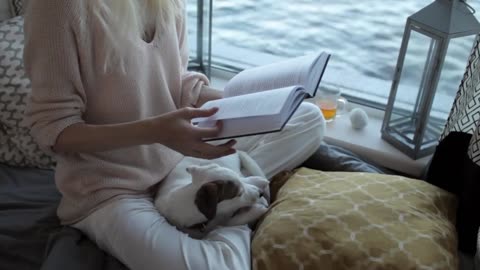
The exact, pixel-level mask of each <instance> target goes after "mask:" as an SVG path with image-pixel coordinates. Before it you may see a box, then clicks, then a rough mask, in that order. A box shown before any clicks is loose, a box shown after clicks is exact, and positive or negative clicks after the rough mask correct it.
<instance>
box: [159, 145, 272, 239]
mask: <svg viewBox="0 0 480 270" xmlns="http://www.w3.org/2000/svg"><path fill="white" fill-rule="evenodd" d="M268 184H269V182H268V180H267V179H266V178H265V176H264V174H263V172H262V171H261V169H260V168H259V167H258V165H257V164H256V162H255V161H254V160H253V159H252V158H250V156H248V154H246V153H245V152H241V151H237V153H236V154H233V155H230V156H226V157H222V158H219V159H214V160H205V159H198V158H192V157H185V158H184V159H183V160H182V161H181V162H180V163H179V164H178V165H177V167H176V168H175V169H174V170H173V171H172V172H171V173H170V174H169V175H168V177H167V178H166V179H164V180H163V181H162V182H161V183H160V185H159V189H158V192H157V195H156V197H155V206H156V208H157V209H158V210H159V212H160V213H161V214H162V215H163V216H164V217H165V218H166V219H167V220H168V221H169V222H170V223H171V224H172V225H174V226H176V227H177V228H178V229H179V230H181V231H183V232H185V233H188V234H189V235H190V236H191V237H194V238H202V237H203V236H205V235H206V234H207V233H208V232H210V231H211V230H213V229H214V228H215V227H217V226H236V225H243V224H249V225H252V224H254V223H255V222H256V221H257V220H258V219H259V218H260V217H261V216H262V215H263V214H264V213H265V212H266V211H267V209H268V200H269V189H268Z"/></svg>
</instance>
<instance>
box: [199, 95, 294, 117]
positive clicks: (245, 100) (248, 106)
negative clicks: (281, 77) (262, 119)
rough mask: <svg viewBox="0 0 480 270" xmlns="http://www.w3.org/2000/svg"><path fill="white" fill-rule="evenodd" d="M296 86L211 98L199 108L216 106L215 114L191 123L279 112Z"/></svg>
mask: <svg viewBox="0 0 480 270" xmlns="http://www.w3.org/2000/svg"><path fill="white" fill-rule="evenodd" d="M297 89H298V88H297V87H285V88H281V89H274V90H269V91H263V92H257V93H252V94H248V95H242V96H235V97H229V98H223V99H216V100H211V101H209V102H207V103H205V104H204V105H203V106H202V107H201V108H202V109H209V108H214V107H218V108H219V110H218V112H217V113H216V114H215V115H212V116H210V117H204V118H195V119H193V120H192V122H193V123H200V122H208V121H216V120H223V119H235V118H241V117H253V116H263V115H274V114H279V113H280V111H281V109H282V108H283V107H284V105H285V103H286V102H287V100H288V99H289V97H290V96H291V95H292V93H293V92H295V91H296V90H297Z"/></svg>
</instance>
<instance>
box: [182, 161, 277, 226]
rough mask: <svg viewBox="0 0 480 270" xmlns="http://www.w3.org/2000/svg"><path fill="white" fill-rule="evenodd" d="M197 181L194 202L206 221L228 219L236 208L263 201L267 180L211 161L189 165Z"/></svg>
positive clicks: (193, 178) (194, 180)
mask: <svg viewBox="0 0 480 270" xmlns="http://www.w3.org/2000/svg"><path fill="white" fill-rule="evenodd" d="M188 171H189V172H190V173H191V174H192V182H193V183H194V184H195V185H198V187H199V188H198V190H197V192H196V195H195V205H196V207H197V208H198V210H199V211H200V212H201V213H202V214H203V215H204V216H205V218H206V220H207V221H210V220H213V219H215V218H222V219H228V218H230V217H232V216H233V215H234V214H235V213H237V212H238V211H239V210H241V209H244V208H247V207H251V206H253V205H255V204H257V203H259V202H261V201H262V202H263V200H262V198H261V197H262V195H263V193H264V191H265V189H266V188H267V186H268V181H267V180H266V179H264V178H261V177H256V176H252V177H242V176H239V175H238V174H237V173H235V172H234V171H232V170H230V169H227V168H224V167H221V166H218V165H216V164H211V165H207V166H192V167H189V168H188Z"/></svg>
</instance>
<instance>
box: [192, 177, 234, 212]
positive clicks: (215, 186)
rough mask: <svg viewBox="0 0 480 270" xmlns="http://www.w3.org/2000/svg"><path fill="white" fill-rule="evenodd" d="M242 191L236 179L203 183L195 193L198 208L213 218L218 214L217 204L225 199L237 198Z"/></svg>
mask: <svg viewBox="0 0 480 270" xmlns="http://www.w3.org/2000/svg"><path fill="white" fill-rule="evenodd" d="M240 192H241V189H240V186H239V185H238V184H237V183H236V182H234V181H225V180H216V181H212V182H208V183H205V184H203V185H202V187H200V189H199V190H198V191H197V194H196V195H195V205H196V206H197V208H198V210H199V211H200V212H201V213H202V214H203V215H204V216H205V217H206V218H207V219H208V220H211V219H213V218H214V217H215V215H216V214H217V204H218V203H219V202H221V201H223V200H228V199H232V198H235V197H236V196H238V195H239V194H240Z"/></svg>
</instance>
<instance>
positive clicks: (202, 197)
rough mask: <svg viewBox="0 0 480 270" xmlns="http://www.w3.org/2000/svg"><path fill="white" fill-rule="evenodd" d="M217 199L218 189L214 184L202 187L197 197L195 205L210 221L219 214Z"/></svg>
mask: <svg viewBox="0 0 480 270" xmlns="http://www.w3.org/2000/svg"><path fill="white" fill-rule="evenodd" d="M217 197H218V187H217V185H215V183H213V182H210V183H206V184H204V185H202V187H200V189H199V190H198V191H197V194H196V195H195V205H196V206H197V208H198V210H199V211H200V212H201V213H202V214H203V215H204V216H205V217H206V218H207V219H208V220H211V219H213V218H214V217H215V215H216V214H217Z"/></svg>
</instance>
